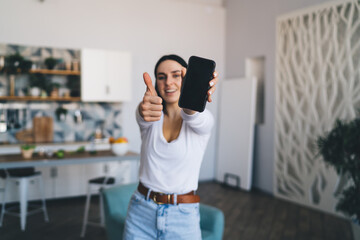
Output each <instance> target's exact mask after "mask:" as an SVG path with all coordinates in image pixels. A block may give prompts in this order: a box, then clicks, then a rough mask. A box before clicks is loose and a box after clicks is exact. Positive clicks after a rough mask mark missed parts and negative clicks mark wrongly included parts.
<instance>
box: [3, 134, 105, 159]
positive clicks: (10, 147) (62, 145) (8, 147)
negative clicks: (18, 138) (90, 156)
mask: <svg viewBox="0 0 360 240" xmlns="http://www.w3.org/2000/svg"><path fill="white" fill-rule="evenodd" d="M29 144H30V145H36V148H35V152H38V151H39V150H40V149H42V150H45V151H46V150H51V151H57V150H59V149H63V150H65V151H75V150H76V149H78V148H79V147H81V146H84V147H85V148H86V150H92V149H91V148H94V150H110V149H111V145H110V144H109V140H108V139H107V138H106V139H97V140H95V141H94V142H90V141H88V142H53V143H29ZM92 144H94V145H93V146H92ZM22 145H24V143H15V144H2V145H0V156H1V155H4V154H5V155H6V154H19V153H20V152H21V150H20V147H21V146H22Z"/></svg>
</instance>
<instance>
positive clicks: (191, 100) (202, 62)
mask: <svg viewBox="0 0 360 240" xmlns="http://www.w3.org/2000/svg"><path fill="white" fill-rule="evenodd" d="M215 65H216V64H215V62H214V61H213V60H210V59H205V58H201V57H196V56H191V57H190V58H189V65H188V68H187V71H186V75H185V78H184V80H183V82H182V86H181V94H180V99H179V106H180V107H181V108H187V109H191V110H194V111H198V112H202V111H204V110H205V106H206V101H207V91H208V90H209V81H210V80H211V79H213V73H214V71H215Z"/></svg>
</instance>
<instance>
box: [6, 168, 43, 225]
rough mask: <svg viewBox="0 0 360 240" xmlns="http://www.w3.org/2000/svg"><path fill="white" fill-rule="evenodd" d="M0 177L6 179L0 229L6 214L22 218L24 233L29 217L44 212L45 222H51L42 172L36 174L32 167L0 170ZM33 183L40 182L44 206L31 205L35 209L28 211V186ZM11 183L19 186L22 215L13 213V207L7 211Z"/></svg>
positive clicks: (21, 223)
mask: <svg viewBox="0 0 360 240" xmlns="http://www.w3.org/2000/svg"><path fill="white" fill-rule="evenodd" d="M0 177H1V178H3V179H5V189H4V196H3V202H2V207H1V216H0V227H1V226H2V222H3V219H4V215H5V214H9V215H13V216H17V217H20V226H21V230H22V231H25V226H26V217H27V216H28V215H31V214H34V213H37V212H40V211H43V212H44V218H45V221H46V222H48V221H49V217H48V214H47V209H46V204H45V196H44V185H43V181H42V177H41V172H36V171H35V168H30V167H29V168H18V169H5V170H0ZM31 181H37V182H38V186H39V193H40V195H41V201H42V205H41V206H37V205H33V204H31V205H30V204H29V207H33V208H34V209H33V210H31V211H28V202H27V194H28V184H29V182H31ZM11 182H13V183H15V184H18V185H19V197H20V213H16V212H12V211H10V209H12V208H13V207H11V208H8V209H6V206H5V205H6V195H7V194H8V193H9V192H8V191H9V187H10V183H11Z"/></svg>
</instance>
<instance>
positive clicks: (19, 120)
mask: <svg viewBox="0 0 360 240" xmlns="http://www.w3.org/2000/svg"><path fill="white" fill-rule="evenodd" d="M0 105H1V106H0V114H1V115H4V117H5V122H6V124H7V131H6V132H3V133H0V143H20V141H19V140H18V139H17V138H16V133H18V132H19V131H24V130H25V129H28V130H31V129H32V127H33V126H32V124H33V121H32V120H33V118H34V117H41V116H47V117H51V118H53V136H54V137H53V142H76V141H89V140H91V139H92V137H94V134H95V132H101V133H102V136H103V137H109V136H114V137H118V136H121V135H122V128H121V125H122V122H121V119H122V118H121V103H81V102H74V103H66V104H65V103H58V102H51V103H42V102H40V103H36V102H31V103H4V104H0ZM59 107H62V108H64V109H67V113H66V114H64V115H63V116H61V117H60V118H58V116H57V115H56V109H58V108H59Z"/></svg>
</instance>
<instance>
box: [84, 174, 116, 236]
mask: <svg viewBox="0 0 360 240" xmlns="http://www.w3.org/2000/svg"><path fill="white" fill-rule="evenodd" d="M114 184H115V178H114V177H109V176H105V177H98V178H92V179H90V180H89V181H88V186H87V195H86V203H85V212H84V219H83V225H82V229H81V234H80V236H81V237H84V236H85V232H86V227H87V225H93V226H100V227H104V226H105V218H104V209H103V198H102V195H101V194H99V198H100V206H99V208H100V211H99V213H100V222H91V221H89V219H88V218H89V210H90V201H91V194H92V193H100V190H101V189H102V188H108V187H110V186H112V185H114Z"/></svg>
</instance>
